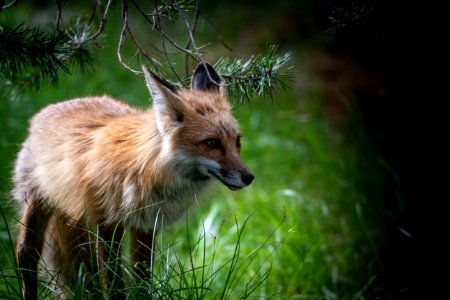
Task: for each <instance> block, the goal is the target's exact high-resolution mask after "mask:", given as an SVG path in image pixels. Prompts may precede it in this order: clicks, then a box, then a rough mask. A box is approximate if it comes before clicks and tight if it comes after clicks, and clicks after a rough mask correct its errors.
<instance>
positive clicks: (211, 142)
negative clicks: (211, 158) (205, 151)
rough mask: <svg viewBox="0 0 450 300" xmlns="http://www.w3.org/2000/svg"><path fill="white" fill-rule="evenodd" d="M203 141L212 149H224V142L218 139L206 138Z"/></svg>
mask: <svg viewBox="0 0 450 300" xmlns="http://www.w3.org/2000/svg"><path fill="white" fill-rule="evenodd" d="M203 143H204V144H205V145H206V146H208V148H210V149H222V148H223V146H222V143H221V142H220V141H219V140H218V139H206V140H204V141H203Z"/></svg>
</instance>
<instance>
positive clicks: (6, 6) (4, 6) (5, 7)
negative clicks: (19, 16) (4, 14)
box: [1, 0, 17, 10]
mask: <svg viewBox="0 0 450 300" xmlns="http://www.w3.org/2000/svg"><path fill="white" fill-rule="evenodd" d="M16 2H17V0H13V1H11V2H9V3H8V4H5V5H3V6H2V7H1V10H4V9H8V8H10V7H11V6H13V5H14V4H16Z"/></svg>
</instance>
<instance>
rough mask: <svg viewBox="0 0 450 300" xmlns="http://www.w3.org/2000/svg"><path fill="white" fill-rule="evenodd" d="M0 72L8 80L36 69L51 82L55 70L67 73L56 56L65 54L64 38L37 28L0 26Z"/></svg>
mask: <svg viewBox="0 0 450 300" xmlns="http://www.w3.org/2000/svg"><path fill="white" fill-rule="evenodd" d="M0 28H1V30H0V70H2V71H7V72H8V73H9V74H10V75H11V76H12V77H14V76H16V75H17V74H19V73H21V72H22V71H25V70H27V69H28V68H30V67H31V68H37V69H40V70H41V71H42V75H43V77H50V78H51V79H55V78H56V77H57V71H58V69H62V70H64V71H65V72H68V69H67V66H66V65H65V64H64V63H63V62H62V61H61V59H60V57H63V56H66V55H68V52H69V49H68V48H67V47H66V43H67V41H68V39H69V38H68V36H67V35H65V34H59V33H57V34H54V33H46V32H43V31H42V30H41V29H40V28H39V27H33V28H24V26H23V24H21V25H19V26H17V27H15V28H10V27H7V26H1V27H0Z"/></svg>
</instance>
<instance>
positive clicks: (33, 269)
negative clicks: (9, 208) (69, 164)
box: [16, 194, 51, 300]
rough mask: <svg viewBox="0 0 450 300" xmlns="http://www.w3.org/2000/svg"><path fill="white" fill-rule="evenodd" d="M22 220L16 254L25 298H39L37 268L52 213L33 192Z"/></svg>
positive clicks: (28, 199) (28, 299)
mask: <svg viewBox="0 0 450 300" xmlns="http://www.w3.org/2000/svg"><path fill="white" fill-rule="evenodd" d="M25 202H26V203H25V206H24V209H23V214H22V218H21V222H20V229H19V236H18V239H17V246H16V255H17V262H18V266H19V270H20V273H21V275H22V294H23V299H25V300H32V299H33V300H34V299H37V290H38V281H37V268H38V262H39V259H40V257H41V253H42V246H43V244H44V235H45V230H46V228H47V225H48V221H49V219H50V217H51V213H50V211H49V210H48V208H47V207H44V206H45V204H43V203H42V202H41V201H38V199H37V197H36V196H35V195H33V194H31V195H30V196H28V197H27V199H26V201H25Z"/></svg>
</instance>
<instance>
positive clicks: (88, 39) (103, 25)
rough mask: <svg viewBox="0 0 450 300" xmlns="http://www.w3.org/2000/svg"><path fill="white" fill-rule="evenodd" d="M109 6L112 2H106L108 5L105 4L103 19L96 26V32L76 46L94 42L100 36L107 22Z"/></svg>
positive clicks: (109, 0) (110, 0)
mask: <svg viewBox="0 0 450 300" xmlns="http://www.w3.org/2000/svg"><path fill="white" fill-rule="evenodd" d="M111 4H112V0H108V4H106V8H105V12H104V13H103V17H102V19H101V20H100V24H99V26H98V30H97V32H96V33H94V34H93V35H92V36H91V37H89V38H87V39H86V40H84V41H83V42H81V43H80V44H78V46H82V45H83V44H85V43H87V42H89V41H92V40H95V39H96V38H97V37H98V36H99V35H100V34H102V32H103V30H105V25H106V22H107V21H108V14H109V9H110V8H111Z"/></svg>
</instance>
